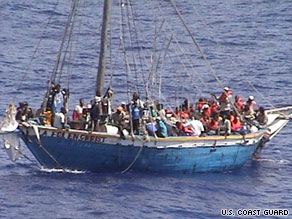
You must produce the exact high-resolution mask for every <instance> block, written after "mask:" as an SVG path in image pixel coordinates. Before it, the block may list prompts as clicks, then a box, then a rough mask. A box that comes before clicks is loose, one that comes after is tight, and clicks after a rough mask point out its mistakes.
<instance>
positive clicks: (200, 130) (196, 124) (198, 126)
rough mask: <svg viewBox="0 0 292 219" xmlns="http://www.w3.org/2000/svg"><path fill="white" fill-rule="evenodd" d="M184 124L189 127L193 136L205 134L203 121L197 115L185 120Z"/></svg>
mask: <svg viewBox="0 0 292 219" xmlns="http://www.w3.org/2000/svg"><path fill="white" fill-rule="evenodd" d="M184 126H185V127H189V128H191V129H192V131H193V132H194V133H193V135H194V136H204V134H205V129H204V126H203V123H202V122H201V121H200V118H199V117H198V116H197V115H196V116H194V117H193V118H192V120H191V121H189V122H187V123H186V124H185V125H184Z"/></svg>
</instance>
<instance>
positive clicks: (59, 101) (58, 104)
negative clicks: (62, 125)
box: [53, 84, 64, 114]
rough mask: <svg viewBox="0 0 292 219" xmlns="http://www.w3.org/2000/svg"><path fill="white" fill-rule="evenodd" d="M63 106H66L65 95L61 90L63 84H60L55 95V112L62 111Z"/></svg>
mask: <svg viewBox="0 0 292 219" xmlns="http://www.w3.org/2000/svg"><path fill="white" fill-rule="evenodd" d="M62 107H64V96H63V93H62V92H61V86H60V85H59V84H58V85H57V86H56V90H55V93H54V96H53V113H54V114H56V113H60V112H61V108H62Z"/></svg>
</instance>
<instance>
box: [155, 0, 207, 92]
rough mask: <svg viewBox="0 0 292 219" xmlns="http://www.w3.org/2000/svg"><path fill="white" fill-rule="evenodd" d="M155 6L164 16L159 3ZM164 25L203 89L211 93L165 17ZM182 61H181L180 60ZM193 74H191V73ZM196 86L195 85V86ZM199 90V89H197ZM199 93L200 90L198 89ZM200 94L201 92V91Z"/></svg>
mask: <svg viewBox="0 0 292 219" xmlns="http://www.w3.org/2000/svg"><path fill="white" fill-rule="evenodd" d="M157 6H158V9H159V12H160V13H161V15H162V16H163V17H164V19H166V18H165V13H164V12H163V10H162V9H161V7H160V5H159V3H157ZM165 23H166V25H167V27H168V29H169V31H170V32H171V33H172V34H173V38H174V40H175V42H176V45H177V47H178V48H179V50H180V51H181V53H182V55H183V57H184V59H185V60H187V62H188V64H189V65H190V68H191V69H192V70H193V71H194V73H196V75H197V76H198V78H199V80H200V82H201V83H202V84H203V85H204V87H205V89H206V90H207V91H208V92H209V93H211V90H210V86H208V85H207V83H206V82H205V80H204V78H203V77H202V75H201V74H200V73H199V72H198V71H197V69H196V67H195V64H193V63H192V61H191V59H190V57H189V56H187V54H188V52H186V50H185V49H184V48H183V47H182V46H181V44H180V43H179V40H178V38H177V36H176V34H175V33H174V31H173V29H172V28H171V25H170V24H169V22H168V21H167V19H166V22H165ZM175 51H177V50H175ZM177 56H178V57H179V59H180V60H181V58H180V56H179V55H177ZM180 62H181V63H182V61H180ZM191 75H192V76H193V74H191ZM196 87H197V86H196ZM198 90H199V89H198ZM199 92H200V93H201V91H199ZM201 94H202V93H201Z"/></svg>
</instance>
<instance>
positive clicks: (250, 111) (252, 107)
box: [244, 96, 258, 120]
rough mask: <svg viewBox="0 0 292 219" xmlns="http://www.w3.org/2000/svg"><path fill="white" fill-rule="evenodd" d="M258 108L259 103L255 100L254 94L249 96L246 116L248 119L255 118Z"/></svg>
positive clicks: (245, 111) (245, 110)
mask: <svg viewBox="0 0 292 219" xmlns="http://www.w3.org/2000/svg"><path fill="white" fill-rule="evenodd" d="M257 110H258V107H257V104H256V102H255V100H254V96H249V97H248V100H247V101H246V105H245V109H244V116H245V118H246V119H249V120H254V119H255V116H256V111H257Z"/></svg>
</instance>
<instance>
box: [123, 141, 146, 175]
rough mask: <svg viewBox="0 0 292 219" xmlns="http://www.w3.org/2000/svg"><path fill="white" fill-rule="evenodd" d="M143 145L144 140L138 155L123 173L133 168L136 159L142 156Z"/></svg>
mask: <svg viewBox="0 0 292 219" xmlns="http://www.w3.org/2000/svg"><path fill="white" fill-rule="evenodd" d="M143 147H144V142H143V144H142V146H141V147H140V149H139V151H138V153H137V154H136V156H135V158H134V160H133V161H132V163H130V165H129V166H128V167H127V168H126V169H124V170H123V171H122V172H121V173H122V174H124V173H126V172H127V171H128V170H130V169H131V168H132V166H133V165H134V164H135V163H136V160H137V159H138V157H139V156H140V154H141V152H142V149H143Z"/></svg>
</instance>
